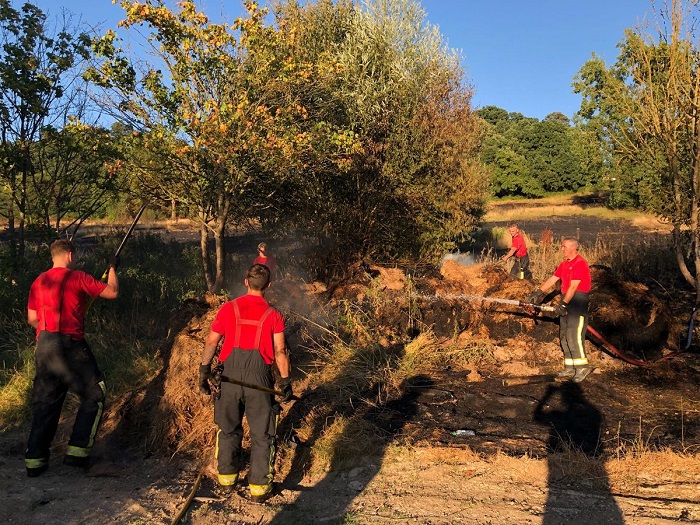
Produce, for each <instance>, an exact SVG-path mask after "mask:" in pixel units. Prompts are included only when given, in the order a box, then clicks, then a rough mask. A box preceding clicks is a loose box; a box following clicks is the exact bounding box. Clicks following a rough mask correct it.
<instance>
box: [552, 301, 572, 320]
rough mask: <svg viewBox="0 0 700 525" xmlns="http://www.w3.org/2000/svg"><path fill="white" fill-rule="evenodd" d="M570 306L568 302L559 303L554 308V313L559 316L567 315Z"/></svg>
mask: <svg viewBox="0 0 700 525" xmlns="http://www.w3.org/2000/svg"><path fill="white" fill-rule="evenodd" d="M568 306H569V305H568V304H566V303H565V302H561V303H559V305H558V306H557V307H556V308H555V309H554V314H555V315H558V316H559V317H561V316H563V315H566V314H567V313H568V311H567V308H568Z"/></svg>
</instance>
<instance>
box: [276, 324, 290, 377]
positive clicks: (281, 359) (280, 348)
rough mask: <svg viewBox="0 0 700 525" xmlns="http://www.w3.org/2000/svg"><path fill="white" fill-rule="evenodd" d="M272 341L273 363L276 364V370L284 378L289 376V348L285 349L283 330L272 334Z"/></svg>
mask: <svg viewBox="0 0 700 525" xmlns="http://www.w3.org/2000/svg"><path fill="white" fill-rule="evenodd" d="M273 341H274V344H275V364H276V365H277V370H279V372H280V376H281V377H282V378H283V379H286V378H288V377H289V372H290V366H289V350H288V349H287V343H286V342H285V339H284V332H280V333H278V334H274V336H273Z"/></svg>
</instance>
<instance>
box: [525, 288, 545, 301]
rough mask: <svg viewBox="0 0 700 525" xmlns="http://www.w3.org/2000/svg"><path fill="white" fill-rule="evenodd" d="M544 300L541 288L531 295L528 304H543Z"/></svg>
mask: <svg viewBox="0 0 700 525" xmlns="http://www.w3.org/2000/svg"><path fill="white" fill-rule="evenodd" d="M543 300H544V292H543V291H542V290H540V289H539V288H538V289H537V290H534V291H533V292H532V293H531V294H530V295H528V296H527V302H528V303H530V304H542V301H543Z"/></svg>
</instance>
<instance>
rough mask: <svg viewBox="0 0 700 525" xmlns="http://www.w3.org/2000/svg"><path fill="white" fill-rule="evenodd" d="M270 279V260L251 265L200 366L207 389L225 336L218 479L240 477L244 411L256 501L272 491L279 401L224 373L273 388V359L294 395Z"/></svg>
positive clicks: (217, 412) (226, 482) (219, 317)
mask: <svg viewBox="0 0 700 525" xmlns="http://www.w3.org/2000/svg"><path fill="white" fill-rule="evenodd" d="M269 284H270V270H269V268H268V267H267V266H265V265H262V264H254V265H253V266H251V267H250V269H249V270H248V272H247V275H246V279H245V285H246V287H247V288H248V292H247V293H246V294H245V295H243V296H241V297H238V298H236V299H234V300H232V301H229V302H227V303H226V304H224V305H223V306H222V307H221V309H219V311H218V312H217V314H216V318H215V319H214V322H213V323H212V325H211V330H210V332H209V335H208V336H207V339H206V341H205V343H204V350H203V352H202V360H201V362H200V366H199V386H200V390H201V391H202V392H203V393H204V394H209V393H211V391H210V386H209V381H210V380H213V379H214V378H213V376H212V373H211V368H210V366H211V361H212V359H213V358H214V355H215V353H216V350H217V347H218V345H219V342H220V341H221V339H222V338H223V344H222V347H221V351H220V354H219V362H221V363H223V367H224V368H223V376H222V379H223V381H222V382H221V392H220V396H219V398H218V399H215V400H214V421H215V422H216V424H217V426H218V427H219V430H218V432H217V434H216V450H217V467H218V481H219V484H220V485H222V486H232V485H234V484H235V483H236V482H237V481H238V473H239V469H240V460H241V442H242V439H243V426H242V422H243V414H244V413H245V416H246V419H247V420H248V427H249V429H250V469H249V471H248V488H249V490H250V497H251V499H252V500H253V501H256V502H262V501H265V500H266V499H267V498H269V497H270V495H271V494H272V479H273V469H274V460H275V452H276V442H275V433H276V431H277V419H278V414H279V405H278V404H277V403H276V402H275V400H274V397H273V395H272V394H270V393H267V392H264V391H262V390H260V389H256V388H252V387H247V386H241V385H239V384H236V383H232V382H228V381H226V379H228V378H230V379H233V380H237V381H241V382H243V383H247V384H249V385H257V386H260V387H263V388H266V389H270V388H272V386H273V384H274V378H273V374H272V365H273V364H274V365H276V366H277V369H278V371H279V374H280V377H281V379H280V382H279V385H280V388H281V390H282V391H283V392H284V394H285V395H284V398H283V399H282V402H286V401H289V400H290V399H291V397H292V387H291V378H290V377H289V373H290V365H289V352H288V350H287V346H286V343H285V338H284V318H283V316H282V314H281V313H280V312H279V311H278V310H276V309H275V308H273V307H271V306H270V305H269V304H268V303H267V301H266V300H265V298H264V297H263V293H264V291H265V289H266V288H267V287H268V286H269Z"/></svg>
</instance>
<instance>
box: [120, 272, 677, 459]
mask: <svg viewBox="0 0 700 525" xmlns="http://www.w3.org/2000/svg"><path fill="white" fill-rule="evenodd" d="M369 271H370V272H371V273H369V272H365V273H364V274H360V273H358V274H357V275H356V276H355V277H353V279H352V280H351V281H348V282H345V283H342V284H340V285H338V286H335V287H334V288H333V289H332V290H328V291H326V289H325V287H323V286H322V285H318V284H313V285H309V284H307V283H305V282H303V281H301V280H298V279H292V278H285V279H282V280H280V281H276V282H275V283H274V284H273V285H272V287H271V288H270V289H269V291H268V293H267V295H266V297H267V299H268V300H269V302H270V303H271V304H273V305H274V306H275V307H277V308H279V309H280V310H281V311H282V312H283V313H284V314H285V316H286V317H287V320H288V323H287V328H288V333H287V337H288V339H289V338H290V336H291V338H294V337H295V335H294V334H295V333H299V332H301V331H302V329H301V327H302V325H303V330H304V331H308V330H310V329H313V328H314V327H316V328H318V329H319V330H325V328H324V327H325V326H328V324H327V319H325V318H326V317H331V314H330V313H329V312H331V311H332V308H333V306H334V305H335V306H337V305H341V306H342V303H352V304H353V305H354V306H353V308H355V309H356V310H358V311H360V310H361V311H362V312H363V315H366V316H367V319H369V320H371V322H372V323H373V329H372V332H371V333H373V334H380V335H381V337H380V339H381V341H375V342H378V343H380V344H382V345H384V346H387V345H394V344H396V345H403V344H405V343H406V342H407V341H408V340H409V339H410V338H411V337H415V336H416V335H417V334H418V333H421V332H423V331H428V330H429V331H431V332H432V333H433V334H435V335H436V336H437V337H438V339H440V338H443V340H444V341H447V342H451V343H452V344H454V342H455V341H457V342H459V341H461V342H463V344H465V345H466V344H468V342H469V341H470V340H473V339H479V340H482V341H483V340H485V339H486V340H489V341H490V342H491V344H492V345H493V351H492V352H493V355H492V358H493V362H494V363H495V365H494V366H495V367H497V370H496V373H498V374H502V375H509V374H510V375H519V374H520V375H523V374H525V375H531V374H536V373H538V371H539V369H538V368H537V366H547V364H548V363H555V364H558V363H559V362H560V360H561V351H560V350H559V345H558V326H557V322H556V319H554V318H551V317H549V318H545V317H543V316H537V317H535V316H532V315H529V314H528V313H527V312H526V311H525V310H524V309H523V308H521V307H520V306H517V305H508V304H501V303H496V302H487V301H482V300H473V299H466V298H463V297H456V296H460V295H475V296H481V297H493V298H500V299H514V300H524V299H525V298H526V297H527V296H528V294H529V293H530V292H531V291H532V290H533V288H534V287H535V286H536V284H537V283H534V282H532V281H528V280H517V279H514V278H513V277H511V276H510V275H509V274H508V273H506V271H505V270H504V269H503V268H502V267H500V266H497V265H483V264H473V265H471V266H460V265H459V264H457V263H456V262H454V261H450V260H447V261H445V264H444V265H443V267H442V269H441V273H440V275H436V274H434V273H433V274H430V275H426V276H424V277H420V276H416V275H411V276H407V274H406V273H405V272H403V271H402V270H399V269H395V268H394V269H385V268H378V267H377V268H374V267H370V268H369ZM592 278H593V288H592V290H591V308H590V316H591V325H592V326H594V327H595V329H596V330H598V331H599V332H601V334H602V335H603V336H604V337H606V338H607V339H609V340H610V341H611V342H613V344H615V345H617V346H618V348H620V349H621V350H622V351H629V352H634V353H638V352H640V351H643V352H645V354H646V355H649V354H650V353H652V352H658V353H660V352H661V350H662V349H663V348H664V346H665V345H666V343H667V339H668V337H669V333H670V331H671V326H672V317H671V315H670V313H669V311H668V309H667V308H666V307H665V305H663V303H661V302H660V301H659V300H658V299H657V298H656V297H654V295H653V294H652V293H650V291H649V290H648V289H647V288H646V287H644V286H642V285H639V284H636V283H630V282H619V281H617V280H616V279H615V278H614V276H613V275H612V274H611V273H610V272H609V271H607V270H604V269H601V268H598V267H594V269H593V272H592ZM322 298H323V299H322ZM224 301H225V298H222V297H217V296H206V297H204V298H202V299H200V300H197V301H191V302H189V303H186V304H185V305H184V308H183V310H182V312H180V314H179V315H178V316H177V317H176V318H175V319H174V320H173V323H172V327H173V335H172V337H170V338H169V339H168V341H167V342H166V344H165V345H164V348H163V349H162V350H161V355H162V358H163V369H162V370H161V371H160V373H159V374H158V375H157V376H156V377H154V378H153V380H152V381H151V382H150V383H149V384H148V385H147V386H146V387H144V388H143V389H141V390H139V391H137V392H134V393H133V394H132V395H131V396H129V397H127V398H125V399H123V400H121V401H120V403H118V404H117V406H116V407H113V408H112V410H111V412H110V414H109V415H108V418H107V419H108V420H110V422H109V423H108V424H107V425H106V428H108V429H110V430H111V431H112V432H113V433H114V435H115V436H119V437H121V438H123V439H126V440H127V441H128V443H130V444H132V445H138V446H139V447H140V448H143V449H145V450H147V451H149V452H155V453H159V454H172V453H174V452H191V453H195V454H201V451H202V450H205V449H206V448H207V447H209V446H211V445H212V444H213V442H214V439H215V425H214V422H213V405H212V402H211V399H210V398H209V397H208V396H204V395H202V394H200V392H199V390H198V388H197V368H198V365H199V358H200V356H201V351H202V345H203V343H204V339H205V338H206V336H207V334H208V332H209V328H210V326H211V323H212V321H213V319H214V316H215V314H216V312H217V311H218V309H219V307H220V306H221V305H222V304H223V302H224ZM535 364H536V365H535ZM475 375H478V374H475Z"/></svg>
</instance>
